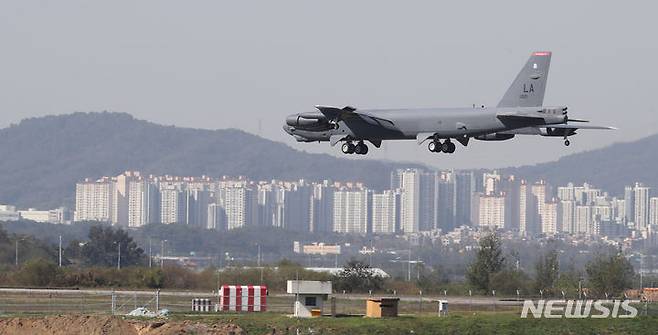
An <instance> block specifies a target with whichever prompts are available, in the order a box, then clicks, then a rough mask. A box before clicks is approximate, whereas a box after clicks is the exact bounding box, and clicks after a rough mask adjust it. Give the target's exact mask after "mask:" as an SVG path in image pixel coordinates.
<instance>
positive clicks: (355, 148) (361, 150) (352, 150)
mask: <svg viewBox="0 0 658 335" xmlns="http://www.w3.org/2000/svg"><path fill="white" fill-rule="evenodd" d="M340 149H341V151H342V152H343V153H344V154H357V155H365V154H367V153H368V146H367V145H366V144H365V143H363V141H359V143H357V144H354V143H352V142H345V143H343V145H342V146H341V148H340Z"/></svg>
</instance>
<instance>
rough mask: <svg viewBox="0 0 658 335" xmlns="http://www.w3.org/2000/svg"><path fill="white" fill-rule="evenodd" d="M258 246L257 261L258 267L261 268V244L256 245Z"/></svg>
mask: <svg viewBox="0 0 658 335" xmlns="http://www.w3.org/2000/svg"><path fill="white" fill-rule="evenodd" d="M256 245H257V246H258V257H257V259H256V265H257V266H258V267H260V244H256Z"/></svg>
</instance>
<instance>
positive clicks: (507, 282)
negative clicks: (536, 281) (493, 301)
mask: <svg viewBox="0 0 658 335" xmlns="http://www.w3.org/2000/svg"><path fill="white" fill-rule="evenodd" d="M529 282H530V278H529V277H528V275H527V274H525V272H523V271H520V270H515V269H511V268H509V267H506V268H504V269H503V270H501V271H498V272H496V273H494V274H493V275H492V276H491V280H490V284H491V289H492V290H496V294H506V295H516V291H517V290H519V293H520V294H524V295H525V294H527V293H528V287H529Z"/></svg>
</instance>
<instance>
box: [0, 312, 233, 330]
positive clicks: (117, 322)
mask: <svg viewBox="0 0 658 335" xmlns="http://www.w3.org/2000/svg"><path fill="white" fill-rule="evenodd" d="M0 334H17V335H23V334H25V335H27V334H29V335H41V334H44V335H45V334H48V335H51V334H52V335H69V334H85V335H96V334H98V335H112V334H121V335H170V334H172V335H173V334H208V335H243V334H245V332H244V331H243V330H242V329H241V328H240V327H238V326H236V325H233V324H215V325H207V324H204V323H199V322H191V321H180V322H178V321H177V322H169V321H138V320H124V319H123V318H121V317H115V316H90V315H62V316H47V317H43V318H28V317H25V318H9V319H0Z"/></svg>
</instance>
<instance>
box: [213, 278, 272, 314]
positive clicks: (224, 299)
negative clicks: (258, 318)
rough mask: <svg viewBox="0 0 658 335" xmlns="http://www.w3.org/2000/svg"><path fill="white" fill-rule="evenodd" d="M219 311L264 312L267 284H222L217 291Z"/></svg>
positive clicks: (265, 308)
mask: <svg viewBox="0 0 658 335" xmlns="http://www.w3.org/2000/svg"><path fill="white" fill-rule="evenodd" d="M219 307H220V308H219V309H220V311H235V312H265V311H266V310H267V286H262V285H261V286H259V285H222V289H221V290H220V292H219Z"/></svg>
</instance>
